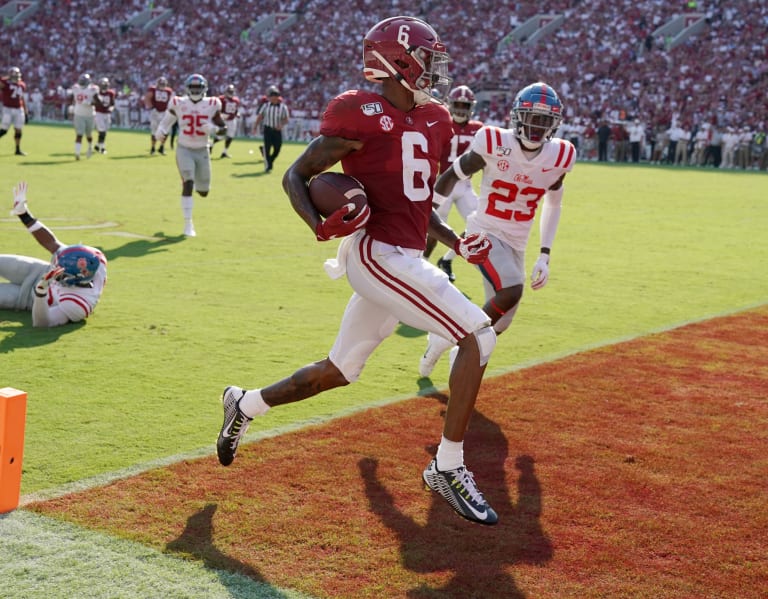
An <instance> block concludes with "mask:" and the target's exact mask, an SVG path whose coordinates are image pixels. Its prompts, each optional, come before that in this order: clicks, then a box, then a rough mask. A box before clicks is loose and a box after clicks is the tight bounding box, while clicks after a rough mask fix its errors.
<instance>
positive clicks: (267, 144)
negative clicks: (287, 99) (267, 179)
mask: <svg viewBox="0 0 768 599" xmlns="http://www.w3.org/2000/svg"><path fill="white" fill-rule="evenodd" d="M289 116H290V115H289V113H288V107H287V106H286V105H285V104H284V103H283V99H282V98H281V97H280V90H279V89H277V88H276V87H275V86H274V85H273V86H271V87H270V88H269V90H268V91H267V102H265V103H264V104H263V105H262V106H261V108H259V113H258V114H257V115H256V121H255V122H254V124H253V133H254V135H255V134H256V132H257V131H258V128H259V125H260V124H261V123H262V122H263V123H264V171H265V172H267V173H271V172H272V165H273V164H274V162H275V159H276V158H277V155H278V154H279V153H280V147H281V146H282V145H283V127H285V125H286V124H287V123H288V118H289Z"/></svg>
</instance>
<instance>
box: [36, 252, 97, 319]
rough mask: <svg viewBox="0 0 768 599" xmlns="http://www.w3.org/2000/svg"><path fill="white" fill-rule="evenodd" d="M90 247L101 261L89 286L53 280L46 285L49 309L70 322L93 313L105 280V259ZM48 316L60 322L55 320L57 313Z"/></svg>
mask: <svg viewBox="0 0 768 599" xmlns="http://www.w3.org/2000/svg"><path fill="white" fill-rule="evenodd" d="M90 249H91V250H93V251H94V253H95V254H96V255H97V256H98V258H99V262H101V267H100V268H99V269H98V270H97V271H96V275H95V276H94V277H93V281H91V285H90V286H88V287H75V286H71V285H62V284H61V283H59V282H58V281H53V282H51V285H50V286H49V287H48V295H47V297H46V303H47V304H48V308H49V310H50V311H51V312H53V313H55V312H57V311H60V312H61V313H63V315H64V316H66V318H67V320H69V321H71V322H79V321H81V320H84V319H85V318H87V317H88V316H90V315H91V313H93V310H94V308H96V304H97V303H98V301H99V298H100V297H101V293H102V291H104V285H105V284H106V282H107V259H106V258H105V257H104V254H102V253H101V252H100V251H99V250H97V249H96V248H90ZM57 309H58V310H57ZM50 318H51V320H53V321H55V323H56V324H60V322H59V321H58V320H57V318H58V315H56V314H51V315H50ZM64 322H65V321H64Z"/></svg>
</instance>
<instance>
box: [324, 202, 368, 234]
mask: <svg viewBox="0 0 768 599" xmlns="http://www.w3.org/2000/svg"><path fill="white" fill-rule="evenodd" d="M354 209H355V205H354V204H353V203H352V202H350V203H349V204H344V205H343V206H342V207H341V208H339V209H338V210H337V211H336V212H334V213H333V214H331V215H330V216H329V217H328V218H326V219H325V220H324V221H322V222H321V223H318V225H317V228H316V229H315V235H317V240H318V241H328V240H329V239H336V238H337V237H346V236H347V235H349V234H350V233H354V232H355V231H357V230H358V229H361V228H363V227H364V226H365V223H367V222H368V219H369V218H370V217H371V209H370V207H369V206H368V204H366V205H365V206H363V209H362V210H360V212H358V213H357V214H356V215H355V216H354V217H353V218H350V219H349V220H347V219H346V216H347V215H348V214H349V213H350V212H352V211H353V210H354Z"/></svg>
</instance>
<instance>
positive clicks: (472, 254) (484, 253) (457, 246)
mask: <svg viewBox="0 0 768 599" xmlns="http://www.w3.org/2000/svg"><path fill="white" fill-rule="evenodd" d="M453 251H454V252H456V253H457V254H458V255H459V256H461V257H462V258H464V259H465V260H466V261H467V262H469V263H470V264H482V263H483V262H485V261H486V260H488V254H489V253H490V252H491V240H490V239H488V237H487V236H486V235H485V233H472V234H470V235H467V236H466V237H459V238H458V239H457V240H456V243H454V244H453Z"/></svg>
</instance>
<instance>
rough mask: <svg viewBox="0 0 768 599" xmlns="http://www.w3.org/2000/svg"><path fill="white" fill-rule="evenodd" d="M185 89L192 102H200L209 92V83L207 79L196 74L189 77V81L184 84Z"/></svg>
mask: <svg viewBox="0 0 768 599" xmlns="http://www.w3.org/2000/svg"><path fill="white" fill-rule="evenodd" d="M184 88H185V89H186V90H187V95H189V99H190V100H192V101H193V102H199V101H200V100H202V99H203V98H204V97H205V92H207V91H208V82H207V81H206V80H205V77H203V76H202V75H198V74H197V73H195V74H194V75H190V76H189V77H187V80H186V81H185V82H184Z"/></svg>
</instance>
